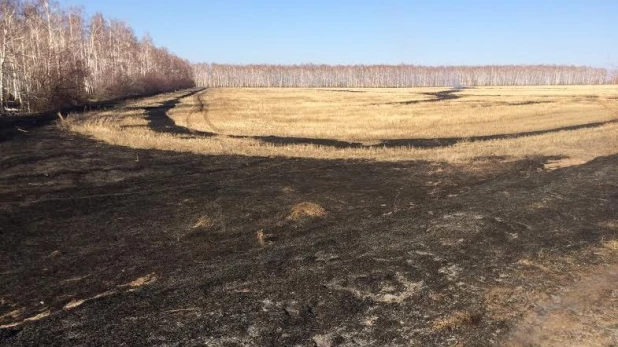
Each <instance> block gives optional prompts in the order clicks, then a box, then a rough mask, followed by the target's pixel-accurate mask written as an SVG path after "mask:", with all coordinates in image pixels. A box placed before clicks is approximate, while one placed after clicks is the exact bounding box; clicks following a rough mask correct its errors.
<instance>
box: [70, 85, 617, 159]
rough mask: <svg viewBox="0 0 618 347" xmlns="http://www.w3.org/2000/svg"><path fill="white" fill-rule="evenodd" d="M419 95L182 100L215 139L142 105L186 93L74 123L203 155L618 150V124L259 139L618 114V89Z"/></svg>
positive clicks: (112, 136) (257, 92) (328, 93)
mask: <svg viewBox="0 0 618 347" xmlns="http://www.w3.org/2000/svg"><path fill="white" fill-rule="evenodd" d="M448 90H449V88H413V89H355V90H349V89H339V90H337V89H300V88H290V89H212V90H208V91H205V92H202V93H200V94H197V95H193V96H190V97H186V98H183V99H181V100H180V102H179V104H178V105H177V106H176V107H175V108H173V109H171V110H169V111H168V115H169V117H170V118H172V119H173V120H174V122H175V123H176V125H179V126H184V127H187V128H190V129H195V130H200V131H207V132H213V133H216V136H211V137H200V136H196V137H190V136H186V135H178V134H170V133H161V132H155V131H152V130H151V129H149V128H148V126H147V125H148V121H147V120H146V119H145V118H144V116H145V111H144V110H140V109H139V108H140V107H146V106H156V105H158V104H159V105H160V104H162V103H163V102H165V101H166V100H170V99H172V98H177V97H179V96H181V95H182V94H181V93H175V94H167V95H163V96H158V97H156V98H149V99H145V100H142V101H139V102H135V103H133V104H130V105H128V106H130V107H127V108H125V109H118V110H111V111H105V112H99V113H96V114H90V115H86V116H84V117H74V118H73V119H72V120H70V122H69V127H70V128H71V129H73V130H75V131H78V132H81V133H84V134H87V135H91V136H93V137H95V138H97V139H100V140H103V141H106V142H109V143H112V144H117V145H124V146H131V147H137V148H155V149H164V150H176V151H186V152H193V153H199V154H213V155H218V154H235V155H247V156H288V157H310V158H322V159H371V160H384V161H390V160H438V161H448V162H467V161H469V160H471V159H476V158H479V157H487V156H505V157H511V158H520V157H525V156H537V155H538V156H559V157H564V158H565V160H563V161H561V162H560V163H557V166H560V165H573V164H580V163H583V162H586V161H589V160H591V159H593V158H595V157H598V156H602V155H610V154H614V153H618V123H608V124H605V125H602V126H598V127H593V128H581V129H574V130H563V131H555V132H549V133H545V134H538V135H529V136H519V137H516V138H508V139H504V138H503V139H495V140H490V141H476V142H471V141H465V140H464V141H460V142H458V143H457V144H455V145H452V146H448V147H436V148H418V147H386V146H372V147H361V148H358V147H348V148H337V147H330V146H320V145H316V144H286V145H275V144H273V143H269V142H265V141H262V140H261V139H257V138H252V136H276V137H280V138H293V137H301V138H310V139H328V140H339V141H350V142H360V143H362V144H364V145H375V144H378V143H380V141H382V140H389V139H419V138H421V139H422V138H429V139H433V138H464V139H465V138H468V137H471V136H485V135H495V134H518V133H525V132H531V131H539V130H550V129H558V128H562V127H567V126H573V125H582V124H588V123H594V122H606V121H610V120H614V119H617V118H618V101H617V100H616V96H618V86H568V87H566V86H560V87H483V88H473V89H463V90H458V91H454V92H452V93H451V94H449V95H454V96H458V98H455V99H445V100H441V101H435V102H434V101H431V100H435V99H437V97H438V96H437V95H436V93H441V92H444V91H448Z"/></svg>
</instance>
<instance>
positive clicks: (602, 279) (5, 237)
mask: <svg viewBox="0 0 618 347" xmlns="http://www.w3.org/2000/svg"><path fill="white" fill-rule="evenodd" d="M337 94H339V95H341V94H347V93H337ZM352 94H354V95H357V97H362V95H363V93H352ZM189 97H190V96H189ZM455 101H457V100H446V101H445V102H455ZM433 104H438V102H431V105H433ZM178 105H181V104H178ZM173 106H176V105H172V104H170V103H169V101H166V100H164V99H163V100H154V101H152V102H148V101H145V102H144V105H142V106H140V107H141V110H142V111H143V112H142V111H140V112H141V113H139V114H136V115H135V119H136V121H135V124H128V123H127V124H124V126H127V127H128V126H129V125H135V126H136V127H141V126H142V125H146V126H147V128H145V129H148V131H152V132H156V133H157V134H160V136H174V137H177V138H178V139H179V140H184V139H186V140H191V139H195V138H199V139H203V140H204V141H211V140H213V139H216V138H217V136H215V135H212V134H205V133H206V132H208V129H201V128H198V129H197V130H196V131H198V133H196V132H195V131H189V130H187V131H185V130H182V131H180V132H177V131H176V130H178V129H191V128H190V127H183V126H180V125H178V122H175V121H173V120H172V119H173V116H172V115H171V114H173V109H172V107H173ZM395 106H396V107H399V105H395ZM405 106H407V105H405ZM537 106H538V105H536V104H531V105H530V107H537ZM148 107H150V108H148ZM125 109H126V108H125ZM123 110H124V109H119V110H118V111H117V112H119V113H120V112H123ZM140 117H141V118H140ZM139 119H142V120H143V124H142V123H140V122H138V121H137V120H139ZM603 121H605V120H603ZM565 126H566V125H565ZM603 126H604V127H609V131H613V126H614V125H612V124H609V125H603ZM66 128H67V126H66V125H65V126H57V125H55V124H49V125H46V126H41V127H34V128H23V129H22V130H24V131H17V132H11V136H7V137H6V138H5V140H4V141H3V142H0V151H1V158H0V236H1V237H0V239H1V240H2V241H1V242H0V257H1V258H0V279H1V280H0V344H3V345H41V344H55V345H61V344H70V345H74V344H96V345H102V344H114V345H117V344H123V343H124V344H135V343H137V344H144V345H168V344H181V345H204V344H206V345H223V346H227V345H229V346H234V345H309V346H312V345H317V346H336V345H341V346H356V345H358V346H364V345H401V346H408V345H444V346H447V345H448V346H451V345H456V344H460V345H509V344H510V345H522V344H533V345H534V344H538V345H552V344H553V345H569V344H571V345H582V344H598V345H611V344H612V343H613V344H615V343H617V342H618V331H617V329H618V293H617V292H616V289H615V288H617V287H618V265H617V264H618V243H617V242H618V241H617V240H618V239H617V234H618V176H617V175H616V172H617V170H618V156H616V155H606V153H605V152H602V151H600V153H602V154H603V155H602V156H598V157H597V158H596V159H592V160H590V161H587V162H585V163H581V164H580V165H570V166H566V167H562V168H558V169H555V170H550V169H549V168H548V165H547V164H549V163H551V162H555V161H556V160H559V159H562V158H557V157H555V156H549V155H547V156H543V155H536V156H525V157H521V158H513V157H510V158H508V159H505V157H503V156H498V155H495V156H484V157H480V156H479V157H476V158H475V159H470V160H466V161H465V162H463V161H459V160H452V161H448V160H427V159H424V160H420V159H418V160H403V159H402V158H398V159H397V161H389V160H385V161H379V160H369V159H358V158H357V159H336V158H331V157H328V156H329V154H326V155H325V156H326V158H322V157H320V155H316V158H310V157H297V158H290V157H283V156H281V154H280V153H275V154H273V155H272V156H264V155H263V156H251V155H248V154H246V153H238V154H233V153H219V154H209V153H203V152H202V153H200V152H199V151H193V150H192V148H189V149H188V150H178V148H175V147H173V146H169V147H167V148H168V149H169V150H163V149H165V148H166V146H168V145H169V143H171V142H166V141H164V140H166V139H168V138H166V137H165V138H161V139H159V138H157V137H154V140H152V139H153V138H151V137H148V136H151V135H147V136H146V135H144V139H151V140H152V141H160V142H157V143H159V146H160V147H155V148H143V147H145V146H135V147H142V148H132V147H128V145H129V144H125V146H120V145H119V144H117V143H116V144H114V142H113V141H108V142H111V143H112V144H110V143H106V142H103V141H101V140H105V141H107V140H106V138H100V139H99V140H97V139H96V136H95V135H93V134H88V135H90V136H94V138H92V137H87V136H84V135H82V134H78V133H74V132H71V131H69V130H67V129H66ZM126 129H129V130H127V132H126V133H125V134H131V133H130V129H133V128H126ZM140 129H141V128H140ZM99 130H100V129H99ZM211 130H212V129H211ZM597 130H598V129H597ZM574 131H580V130H574ZM582 131H585V129H584V130H582ZM211 132H212V131H211ZM100 133H102V132H100ZM170 133H173V134H170ZM258 135H260V134H253V133H247V134H243V136H258ZM292 135H294V134H290V136H292ZM296 135H298V134H296ZM481 135H482V134H481ZM110 136H111V135H110ZM152 136H154V135H152ZM539 136H543V135H539ZM566 137H568V136H566ZM107 139H109V138H107ZM252 140H256V139H252ZM338 140H339V141H344V140H345V141H350V142H351V141H352V140H353V139H338ZM144 141H145V140H144ZM221 143H222V144H223V145H225V142H221ZM206 145H207V146H210V144H206ZM156 148H158V149H156ZM268 148H269V150H272V149H273V148H275V147H268ZM276 148H277V150H281V148H279V147H276ZM610 149H611V148H610ZM311 150H312V151H314V150H315V148H311ZM440 150H441V149H440ZM196 152H197V153H196ZM347 153H349V152H347ZM337 155H339V154H337ZM397 155H398V154H397ZM443 157H444V158H446V156H443Z"/></svg>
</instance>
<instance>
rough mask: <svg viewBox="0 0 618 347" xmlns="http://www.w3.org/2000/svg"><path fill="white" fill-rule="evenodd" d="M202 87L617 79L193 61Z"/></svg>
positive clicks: (511, 69) (564, 73)
mask: <svg viewBox="0 0 618 347" xmlns="http://www.w3.org/2000/svg"><path fill="white" fill-rule="evenodd" d="M194 76H195V82H196V83H197V85H198V86H200V87H347V88H397V87H472V86H497V85H501V86H527V85H574V84H579V85H587V84H606V83H611V82H614V83H615V82H616V80H615V79H614V80H612V77H611V76H610V73H609V72H608V70H607V69H603V68H594V67H587V66H561V65H507V66H437V67H433V66H417V65H347V66H346V65H336V66H335V65H313V64H306V65H292V66H290V65H221V64H197V65H195V66H194Z"/></svg>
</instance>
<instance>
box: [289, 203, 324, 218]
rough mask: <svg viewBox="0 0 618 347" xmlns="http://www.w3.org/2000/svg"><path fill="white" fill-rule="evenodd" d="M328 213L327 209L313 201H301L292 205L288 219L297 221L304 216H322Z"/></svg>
mask: <svg viewBox="0 0 618 347" xmlns="http://www.w3.org/2000/svg"><path fill="white" fill-rule="evenodd" d="M325 215H326V210H325V209H324V208H323V207H322V206H320V205H318V204H316V203H313V202H301V203H298V204H296V205H294V206H293V207H292V209H291V210H290V215H289V216H288V219H290V220H293V221H297V220H300V219H302V218H306V217H310V218H321V217H324V216H325Z"/></svg>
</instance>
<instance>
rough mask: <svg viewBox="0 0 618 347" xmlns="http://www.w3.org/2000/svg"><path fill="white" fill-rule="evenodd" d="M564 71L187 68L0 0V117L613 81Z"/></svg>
mask: <svg viewBox="0 0 618 347" xmlns="http://www.w3.org/2000/svg"><path fill="white" fill-rule="evenodd" d="M617 82H618V76H617V75H616V73H615V72H612V71H609V70H608V69H605V68H596V67H588V66H565V65H501V66H499V65H494V66H418V65H404V64H401V65H315V64H303V65H230V64H207V63H199V64H191V63H190V62H189V61H188V60H186V59H183V58H181V57H179V56H177V55H175V54H173V53H171V52H169V51H168V50H167V49H166V48H162V47H157V46H155V44H154V43H153V40H152V39H151V38H150V37H149V36H148V35H146V36H145V37H143V38H141V39H138V38H137V37H136V35H135V33H134V32H133V29H132V28H131V27H130V26H129V25H128V24H126V23H124V22H122V21H118V20H114V19H106V18H105V17H103V15H101V14H95V15H94V16H92V17H87V16H86V15H85V14H84V13H83V10H81V9H75V8H63V7H61V6H60V5H59V4H57V3H55V2H51V1H48V0H0V90H1V91H2V92H1V93H0V114H5V115H6V114H11V113H13V114H24V113H37V112H45V111H57V110H67V109H69V110H73V109H76V108H78V107H83V106H87V105H97V104H100V103H101V102H106V101H109V100H118V99H123V98H127V97H134V96H142V95H152V94H156V93H161V92H168V91H173V90H179V89H186V88H192V87H195V86H198V87H202V88H208V87H215V88H216V87H279V88H282V87H310V88H311V87H339V88H402V87H454V88H460V87H473V86H526V85H594V84H609V83H617Z"/></svg>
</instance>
